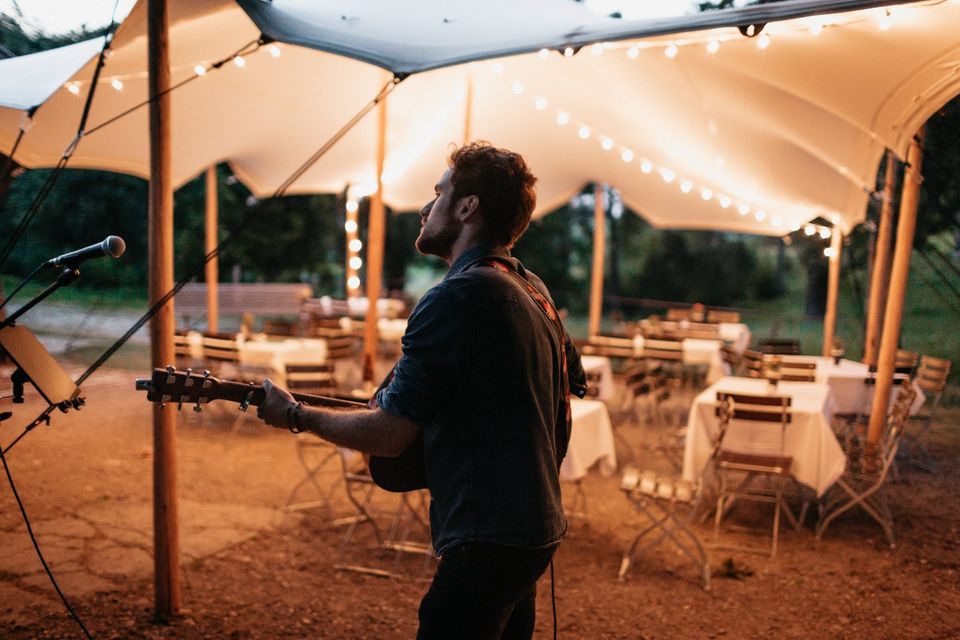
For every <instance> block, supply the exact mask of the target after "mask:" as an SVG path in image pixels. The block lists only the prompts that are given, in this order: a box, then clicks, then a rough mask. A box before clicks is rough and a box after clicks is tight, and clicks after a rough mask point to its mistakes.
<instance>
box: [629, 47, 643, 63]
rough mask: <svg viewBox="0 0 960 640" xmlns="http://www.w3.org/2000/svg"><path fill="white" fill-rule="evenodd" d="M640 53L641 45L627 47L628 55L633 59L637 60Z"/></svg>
mask: <svg viewBox="0 0 960 640" xmlns="http://www.w3.org/2000/svg"><path fill="white" fill-rule="evenodd" d="M639 55H640V47H638V46H636V45H634V46H632V47H630V48H629V49H627V57H628V58H630V59H631V60H636V59H637V56H639Z"/></svg>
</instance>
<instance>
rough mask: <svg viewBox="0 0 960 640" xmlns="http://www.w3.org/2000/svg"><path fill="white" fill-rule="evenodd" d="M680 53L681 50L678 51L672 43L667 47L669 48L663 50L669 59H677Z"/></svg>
mask: <svg viewBox="0 0 960 640" xmlns="http://www.w3.org/2000/svg"><path fill="white" fill-rule="evenodd" d="M678 51H679V49H677V45H676V44H674V43H673V42H671V43H670V44H669V45H667V48H666V49H664V50H663V54H664V55H665V56H667V57H668V58H676V57H677V52H678Z"/></svg>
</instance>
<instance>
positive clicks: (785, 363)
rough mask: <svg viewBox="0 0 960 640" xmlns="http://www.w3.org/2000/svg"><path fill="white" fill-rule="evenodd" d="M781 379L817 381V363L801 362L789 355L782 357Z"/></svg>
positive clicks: (787, 380) (788, 380)
mask: <svg viewBox="0 0 960 640" xmlns="http://www.w3.org/2000/svg"><path fill="white" fill-rule="evenodd" d="M780 380H784V381H786V382H816V381H817V363H815V362H799V361H796V360H791V359H790V358H789V357H783V358H781V359H780Z"/></svg>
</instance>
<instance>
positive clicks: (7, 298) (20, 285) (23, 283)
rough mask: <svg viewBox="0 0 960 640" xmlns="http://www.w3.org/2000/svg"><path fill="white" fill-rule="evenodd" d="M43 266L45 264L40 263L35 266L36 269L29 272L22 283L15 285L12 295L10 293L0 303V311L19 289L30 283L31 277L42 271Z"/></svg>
mask: <svg viewBox="0 0 960 640" xmlns="http://www.w3.org/2000/svg"><path fill="white" fill-rule="evenodd" d="M44 264H45V263H40V264H39V265H37V268H36V269H34V270H33V271H31V272H30V275H28V276H27V277H26V278H24V279H23V281H22V282H21V283H20V284H18V285H17V288H16V289H14V290H13V293H11V294H10V295H8V296H7V297H6V298H4V299H3V302H0V309H2V308H3V307H5V306H6V305H7V303H8V302H10V299H11V298H13V296H15V295H17V291H20V289H22V288H23V285H25V284H27V283H28V282H30V279H31V278H33V276H35V275H37V272H38V271H40V269H43V267H44Z"/></svg>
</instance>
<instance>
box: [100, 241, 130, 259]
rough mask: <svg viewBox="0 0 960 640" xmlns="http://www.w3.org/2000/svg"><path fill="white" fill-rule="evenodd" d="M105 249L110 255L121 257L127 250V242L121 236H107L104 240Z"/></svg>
mask: <svg viewBox="0 0 960 640" xmlns="http://www.w3.org/2000/svg"><path fill="white" fill-rule="evenodd" d="M103 250H104V253H106V254H107V255H108V256H112V257H114V258H119V257H120V256H122V255H123V252H124V251H126V250H127V243H126V242H124V241H123V238H121V237H120V236H107V239H106V240H104V241H103Z"/></svg>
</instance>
